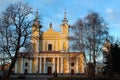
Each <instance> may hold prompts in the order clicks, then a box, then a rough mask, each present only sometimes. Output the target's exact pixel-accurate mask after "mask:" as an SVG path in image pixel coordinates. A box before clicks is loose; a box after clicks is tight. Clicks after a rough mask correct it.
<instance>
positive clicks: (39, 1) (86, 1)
mask: <svg viewBox="0 0 120 80" xmlns="http://www.w3.org/2000/svg"><path fill="white" fill-rule="evenodd" d="M18 1H22V2H27V3H29V4H30V5H31V6H32V7H33V8H34V10H36V11H37V10H38V11H39V13H40V14H41V17H42V19H43V20H42V24H43V30H44V31H45V30H47V29H48V28H49V23H50V22H52V24H53V28H54V30H56V31H60V24H61V21H62V19H63V16H64V11H66V12H67V18H68V21H69V24H70V25H72V24H74V23H75V22H76V21H77V20H78V19H79V18H83V17H85V16H86V15H87V14H88V12H89V11H91V10H92V11H95V12H98V13H99V14H100V16H102V17H103V18H104V20H105V21H106V23H107V24H108V28H109V33H110V34H111V35H113V36H115V37H119V39H120V4H119V3H120V0H2V1H1V3H0V12H2V11H3V10H4V9H5V8H6V7H7V6H8V5H9V4H10V3H15V2H18Z"/></svg>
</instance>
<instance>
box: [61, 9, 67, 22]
mask: <svg viewBox="0 0 120 80" xmlns="http://www.w3.org/2000/svg"><path fill="white" fill-rule="evenodd" d="M62 24H68V20H67V18H66V11H65V12H64V19H63V20H62Z"/></svg>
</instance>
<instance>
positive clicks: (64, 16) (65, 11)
mask: <svg viewBox="0 0 120 80" xmlns="http://www.w3.org/2000/svg"><path fill="white" fill-rule="evenodd" d="M64 19H66V11H65V12H64Z"/></svg>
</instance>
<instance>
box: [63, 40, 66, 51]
mask: <svg viewBox="0 0 120 80" xmlns="http://www.w3.org/2000/svg"><path fill="white" fill-rule="evenodd" d="M63 50H64V51H66V43H65V42H64V43H63Z"/></svg>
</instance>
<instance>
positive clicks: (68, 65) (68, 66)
mask: <svg viewBox="0 0 120 80" xmlns="http://www.w3.org/2000/svg"><path fill="white" fill-rule="evenodd" d="M67 59H68V64H67V68H68V73H70V62H69V61H70V60H69V57H67Z"/></svg>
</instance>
